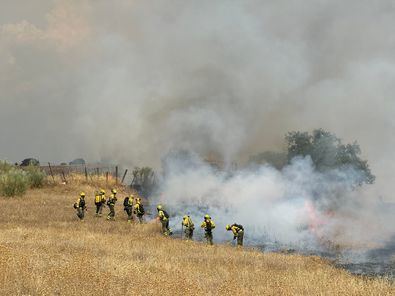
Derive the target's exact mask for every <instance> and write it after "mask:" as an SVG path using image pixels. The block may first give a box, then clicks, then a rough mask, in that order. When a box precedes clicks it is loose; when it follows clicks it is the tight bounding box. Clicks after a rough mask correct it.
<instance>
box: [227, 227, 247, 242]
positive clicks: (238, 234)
mask: <svg viewBox="0 0 395 296" xmlns="http://www.w3.org/2000/svg"><path fill="white" fill-rule="evenodd" d="M226 230H227V231H230V230H232V232H233V240H235V239H237V246H238V247H242V246H243V238H244V227H243V225H240V224H236V223H233V224H232V225H229V224H228V225H226Z"/></svg>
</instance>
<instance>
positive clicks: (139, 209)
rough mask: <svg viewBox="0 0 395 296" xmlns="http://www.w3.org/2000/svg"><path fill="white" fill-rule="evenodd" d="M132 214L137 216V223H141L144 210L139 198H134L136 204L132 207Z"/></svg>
mask: <svg viewBox="0 0 395 296" xmlns="http://www.w3.org/2000/svg"><path fill="white" fill-rule="evenodd" d="M133 212H134V214H135V215H136V216H137V219H139V222H140V223H143V217H144V214H145V210H144V207H143V205H142V204H141V198H140V197H137V198H136V203H135V205H134V209H133Z"/></svg>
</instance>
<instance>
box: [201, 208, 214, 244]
mask: <svg viewBox="0 0 395 296" xmlns="http://www.w3.org/2000/svg"><path fill="white" fill-rule="evenodd" d="M200 227H201V228H204V231H205V234H204V237H205V238H206V240H207V244H209V245H213V229H214V228H215V223H214V221H213V220H211V217H210V215H205V216H204V221H203V223H202V225H200Z"/></svg>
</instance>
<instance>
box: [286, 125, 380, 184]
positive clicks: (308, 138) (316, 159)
mask: <svg viewBox="0 0 395 296" xmlns="http://www.w3.org/2000/svg"><path fill="white" fill-rule="evenodd" d="M285 139H286V142H287V153H288V155H287V158H288V161H291V160H292V159H293V158H294V157H296V156H307V155H310V157H311V159H312V161H313V163H314V165H315V167H316V169H317V170H318V171H326V170H329V169H337V168H340V169H344V168H353V169H355V170H356V171H358V172H361V176H360V178H359V179H358V180H357V181H356V182H357V183H358V185H362V183H366V184H372V183H374V180H375V176H374V175H373V174H372V172H371V171H370V168H369V165H368V162H367V161H366V160H362V159H361V158H360V154H361V149H360V147H359V145H358V143H357V142H354V143H353V144H346V145H345V144H343V143H342V142H341V140H340V139H339V138H337V137H336V136H335V135H334V134H331V133H330V132H327V131H324V130H323V129H318V130H314V131H313V133H312V134H309V133H307V132H290V133H288V134H287V136H286V137H285Z"/></svg>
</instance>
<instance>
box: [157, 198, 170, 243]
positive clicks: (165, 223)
mask: <svg viewBox="0 0 395 296" xmlns="http://www.w3.org/2000/svg"><path fill="white" fill-rule="evenodd" d="M156 209H157V210H158V218H157V219H158V220H159V221H160V223H161V225H162V233H163V235H166V236H167V235H171V234H172V232H171V229H170V228H169V218H170V216H169V214H168V213H167V212H166V211H165V210H164V209H163V207H162V205H158V206H157V207H156Z"/></svg>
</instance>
